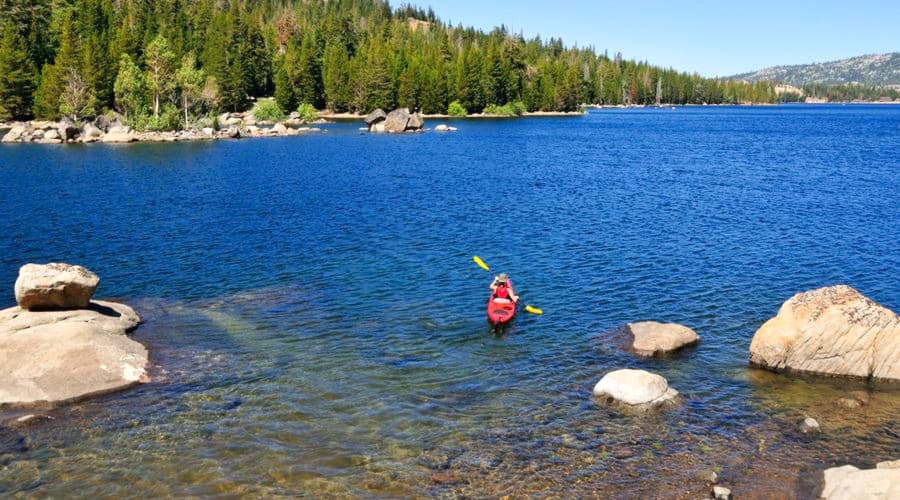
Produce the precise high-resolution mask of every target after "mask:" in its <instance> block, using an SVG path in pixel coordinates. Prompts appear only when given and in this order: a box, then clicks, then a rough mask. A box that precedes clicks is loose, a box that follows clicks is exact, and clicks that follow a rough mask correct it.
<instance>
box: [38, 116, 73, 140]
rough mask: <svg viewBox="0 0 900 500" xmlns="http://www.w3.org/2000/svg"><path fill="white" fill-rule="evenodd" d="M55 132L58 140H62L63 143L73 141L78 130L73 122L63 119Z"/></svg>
mask: <svg viewBox="0 0 900 500" xmlns="http://www.w3.org/2000/svg"><path fill="white" fill-rule="evenodd" d="M56 132H57V133H58V134H59V138H60V139H62V140H63V141H68V140H69V139H74V138H75V136H76V135H78V132H79V129H78V125H77V124H75V122H74V121H72V119H71V118H69V117H65V118H63V119H62V120H60V121H59V124H58V125H57V128H56ZM45 137H46V135H45Z"/></svg>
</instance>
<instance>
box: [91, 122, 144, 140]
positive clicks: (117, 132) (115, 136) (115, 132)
mask: <svg viewBox="0 0 900 500" xmlns="http://www.w3.org/2000/svg"><path fill="white" fill-rule="evenodd" d="M100 140H101V141H102V142H105V143H111V144H118V143H126V142H134V141H135V140H137V138H136V137H135V134H134V132H133V131H132V130H131V127H127V126H124V125H118V126H114V127H110V128H109V132H107V133H106V135H104V136H103V138H102V139H100Z"/></svg>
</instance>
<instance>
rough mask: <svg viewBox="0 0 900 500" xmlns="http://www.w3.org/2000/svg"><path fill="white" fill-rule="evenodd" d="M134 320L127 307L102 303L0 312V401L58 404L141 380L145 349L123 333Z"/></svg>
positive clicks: (145, 366)
mask: <svg viewBox="0 0 900 500" xmlns="http://www.w3.org/2000/svg"><path fill="white" fill-rule="evenodd" d="M138 323H140V317H139V316H138V315H137V313H135V312H134V310H133V309H131V308H130V307H128V306H126V305H124V304H116V303H112V302H102V301H94V302H91V303H90V305H89V307H88V308H84V309H68V310H56V311H29V310H26V309H22V308H21V307H11V308H9V309H4V310H2V311H0V405H3V404H33V403H58V402H64V401H69V400H75V399H80V398H83V397H86V396H91V395H95V394H102V393H106V392H111V391H115V390H118V389H123V388H125V387H128V386H131V385H133V384H136V383H139V382H141V381H144V380H146V377H147V372H146V369H147V364H148V357H147V350H146V349H145V348H144V346H142V345H141V344H139V343H137V342H135V341H133V340H131V339H130V338H128V336H126V335H125V333H126V332H128V331H130V330H132V329H134V328H135V327H136V326H137V325H138Z"/></svg>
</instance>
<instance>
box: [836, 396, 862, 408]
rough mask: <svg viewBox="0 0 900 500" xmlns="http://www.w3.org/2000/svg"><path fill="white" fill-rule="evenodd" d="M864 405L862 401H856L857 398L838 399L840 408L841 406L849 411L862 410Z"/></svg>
mask: <svg viewBox="0 0 900 500" xmlns="http://www.w3.org/2000/svg"><path fill="white" fill-rule="evenodd" d="M864 404H865V403H863V402H862V401H860V400H859V399H856V398H848V397H844V398H838V400H837V405H838V406H840V407H841V408H846V409H848V410H856V409H859V408H862V407H863V405H864Z"/></svg>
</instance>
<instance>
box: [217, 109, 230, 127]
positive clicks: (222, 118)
mask: <svg viewBox="0 0 900 500" xmlns="http://www.w3.org/2000/svg"><path fill="white" fill-rule="evenodd" d="M228 118H229V116H228V113H222V114H220V115H219V116H217V117H216V122H217V123H218V124H219V128H225V127H227V126H228Z"/></svg>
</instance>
